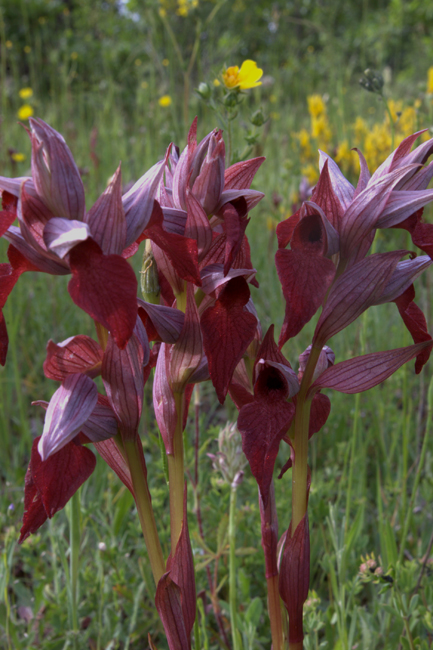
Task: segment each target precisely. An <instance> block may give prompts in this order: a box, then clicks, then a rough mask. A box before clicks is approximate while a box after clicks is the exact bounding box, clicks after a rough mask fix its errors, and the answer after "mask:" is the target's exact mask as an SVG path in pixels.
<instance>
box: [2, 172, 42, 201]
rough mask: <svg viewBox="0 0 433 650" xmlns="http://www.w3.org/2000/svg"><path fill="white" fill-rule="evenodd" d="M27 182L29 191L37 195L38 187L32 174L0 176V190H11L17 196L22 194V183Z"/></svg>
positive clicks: (10, 192)
mask: <svg viewBox="0 0 433 650" xmlns="http://www.w3.org/2000/svg"><path fill="white" fill-rule="evenodd" d="M23 183H26V185H27V191H28V192H29V193H30V194H31V195H32V196H36V189H35V185H34V183H33V179H32V177H31V176H19V177H18V178H6V176H0V190H2V191H6V192H9V194H13V196H16V197H17V198H18V197H19V195H20V191H21V185H22V184H23Z"/></svg>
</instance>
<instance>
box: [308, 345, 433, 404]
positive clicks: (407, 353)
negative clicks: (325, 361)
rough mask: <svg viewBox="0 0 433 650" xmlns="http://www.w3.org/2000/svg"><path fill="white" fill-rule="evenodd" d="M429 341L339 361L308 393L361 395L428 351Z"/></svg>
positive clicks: (322, 375) (317, 380) (319, 378)
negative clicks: (328, 391)
mask: <svg viewBox="0 0 433 650" xmlns="http://www.w3.org/2000/svg"><path fill="white" fill-rule="evenodd" d="M431 346H432V342H431V341H425V342H423V343H417V344H416V345H409V346H408V347H405V348H397V349H396V350H389V351H387V352H373V353H372V354H365V355H363V356H361V357H355V358H354V359H348V360H347V361H341V363H337V364H335V366H332V367H331V368H328V370H325V372H323V373H322V374H321V375H320V377H318V378H317V379H316V381H315V382H314V384H313V385H312V386H311V388H310V394H312V393H314V392H315V391H316V390H321V389H322V388H333V389H334V390H338V391H339V392H340V393H347V394H349V395H352V394H354V393H362V392H363V391H365V390H368V389H369V388H373V386H377V385H378V384H380V383H381V382H382V381H385V379H388V377H390V376H391V375H392V374H393V373H394V372H396V370H398V369H399V368H400V367H401V366H402V365H403V364H404V363H406V362H407V361H410V360H411V359H413V358H414V357H416V356H418V355H419V353H420V352H422V351H423V350H424V349H426V348H429V349H431Z"/></svg>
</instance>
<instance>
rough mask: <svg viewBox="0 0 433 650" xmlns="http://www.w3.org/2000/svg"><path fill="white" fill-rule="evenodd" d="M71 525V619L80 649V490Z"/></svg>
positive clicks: (74, 499) (72, 506)
mask: <svg viewBox="0 0 433 650" xmlns="http://www.w3.org/2000/svg"><path fill="white" fill-rule="evenodd" d="M69 507H70V511H69V512H70V520H69V521H70V524H69V540H70V546H71V555H70V558H69V567H70V589H71V617H72V631H73V632H74V647H78V646H77V643H78V573H79V563H80V539H81V525H80V515H81V504H80V490H77V492H75V494H74V495H73V496H72V498H71V501H70V506H69Z"/></svg>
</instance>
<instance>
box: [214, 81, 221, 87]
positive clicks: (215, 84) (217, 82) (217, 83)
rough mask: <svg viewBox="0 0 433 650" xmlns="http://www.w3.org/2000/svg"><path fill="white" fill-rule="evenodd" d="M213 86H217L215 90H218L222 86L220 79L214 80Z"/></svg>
mask: <svg viewBox="0 0 433 650" xmlns="http://www.w3.org/2000/svg"><path fill="white" fill-rule="evenodd" d="M213 85H214V86H215V88H218V86H221V82H220V81H219V80H218V79H214V80H213Z"/></svg>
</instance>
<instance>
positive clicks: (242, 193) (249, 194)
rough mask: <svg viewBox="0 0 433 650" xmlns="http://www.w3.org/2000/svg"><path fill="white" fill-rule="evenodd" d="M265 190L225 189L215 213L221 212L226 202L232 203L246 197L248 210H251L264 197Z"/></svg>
mask: <svg viewBox="0 0 433 650" xmlns="http://www.w3.org/2000/svg"><path fill="white" fill-rule="evenodd" d="M264 196H265V195H264V193H263V192H258V191H257V190H244V189H239V190H224V192H223V193H222V194H221V198H220V200H219V203H218V205H217V206H216V207H215V209H214V212H215V214H217V213H219V212H221V210H222V208H223V207H224V205H225V204H226V203H232V202H233V201H236V200H237V199H245V201H246V205H247V212H250V210H252V209H253V208H255V207H256V205H257V204H258V203H259V202H260V201H261V200H262V198H263V197H264Z"/></svg>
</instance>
